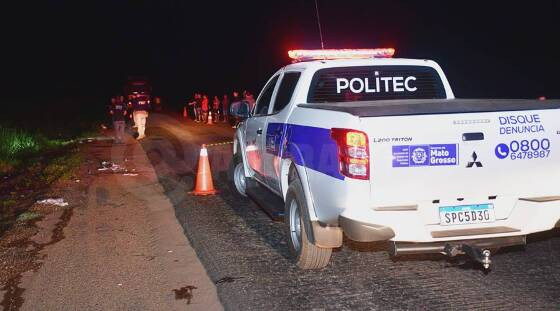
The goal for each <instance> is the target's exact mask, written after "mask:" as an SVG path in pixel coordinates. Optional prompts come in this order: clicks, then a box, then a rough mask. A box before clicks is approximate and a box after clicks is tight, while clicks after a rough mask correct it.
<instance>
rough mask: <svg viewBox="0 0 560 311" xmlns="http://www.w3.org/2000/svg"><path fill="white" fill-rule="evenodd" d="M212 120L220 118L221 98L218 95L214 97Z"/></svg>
mask: <svg viewBox="0 0 560 311" xmlns="http://www.w3.org/2000/svg"><path fill="white" fill-rule="evenodd" d="M212 118H213V119H212V121H219V120H220V99H219V98H218V96H217V95H215V96H214V98H212Z"/></svg>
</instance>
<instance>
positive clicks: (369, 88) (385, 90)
mask: <svg viewBox="0 0 560 311" xmlns="http://www.w3.org/2000/svg"><path fill="white" fill-rule="evenodd" d="M436 98H446V96H445V89H444V87H443V82H442V81H441V79H440V77H439V75H438V73H437V71H436V70H435V69H433V68H431V67H426V66H362V67H337V68H325V69H320V70H317V72H316V73H315V75H314V76H313V79H312V80H311V87H310V89H309V94H308V95H307V102H309V103H325V102H347V101H370V100H382V99H436Z"/></svg>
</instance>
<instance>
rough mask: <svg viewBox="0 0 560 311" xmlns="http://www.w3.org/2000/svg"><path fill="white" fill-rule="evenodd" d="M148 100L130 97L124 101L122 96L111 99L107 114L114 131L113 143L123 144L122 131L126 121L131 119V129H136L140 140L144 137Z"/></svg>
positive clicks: (148, 107)
mask: <svg viewBox="0 0 560 311" xmlns="http://www.w3.org/2000/svg"><path fill="white" fill-rule="evenodd" d="M150 109H151V105H150V100H149V99H148V98H147V97H146V96H131V98H130V99H129V100H125V98H124V96H122V95H120V96H115V97H113V98H111V106H110V108H109V114H110V115H111V119H112V121H113V129H114V131H115V143H117V144H122V143H124V131H125V128H126V121H127V120H130V119H132V120H133V122H134V124H133V125H132V127H133V128H137V130H138V136H137V137H136V139H138V140H140V139H143V138H145V137H146V119H147V118H148V111H150Z"/></svg>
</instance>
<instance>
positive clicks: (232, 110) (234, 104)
mask: <svg viewBox="0 0 560 311" xmlns="http://www.w3.org/2000/svg"><path fill="white" fill-rule="evenodd" d="M239 105H241V98H240V97H239V92H237V91H233V92H232V94H231V105H230V106H229V115H230V116H231V118H230V120H229V122H230V124H231V127H232V128H236V127H237V123H238V122H237V119H238V116H237V110H238V109H239Z"/></svg>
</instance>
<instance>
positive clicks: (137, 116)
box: [132, 96, 150, 140]
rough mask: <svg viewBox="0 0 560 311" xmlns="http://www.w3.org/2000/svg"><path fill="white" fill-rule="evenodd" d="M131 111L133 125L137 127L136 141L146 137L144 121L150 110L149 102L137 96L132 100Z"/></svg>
mask: <svg viewBox="0 0 560 311" xmlns="http://www.w3.org/2000/svg"><path fill="white" fill-rule="evenodd" d="M132 109H133V115H134V123H135V124H136V126H137V127H138V137H137V138H136V139H138V140H140V139H143V138H145V137H146V135H145V132H146V119H147V118H148V111H149V110H150V102H149V101H148V100H147V99H146V98H142V97H139V96H137V97H135V98H134V99H133V100H132Z"/></svg>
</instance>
